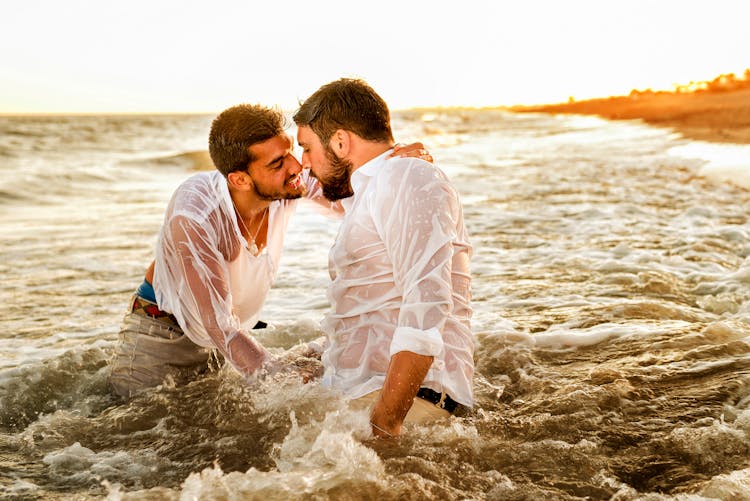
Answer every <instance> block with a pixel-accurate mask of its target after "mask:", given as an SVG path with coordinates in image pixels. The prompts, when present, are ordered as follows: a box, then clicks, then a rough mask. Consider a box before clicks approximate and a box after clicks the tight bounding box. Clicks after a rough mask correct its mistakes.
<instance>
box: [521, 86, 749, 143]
mask: <svg viewBox="0 0 750 501" xmlns="http://www.w3.org/2000/svg"><path fill="white" fill-rule="evenodd" d="M509 110H510V111H513V112H516V113H562V114H581V115H597V116H600V117H602V118H606V119H609V120H634V119H641V120H643V121H644V122H646V123H648V124H650V125H655V126H659V127H669V128H671V129H673V130H674V131H675V132H678V133H679V134H681V135H682V136H683V137H685V138H688V139H694V140H699V141H708V142H714V143H733V144H750V89H748V88H742V89H736V90H725V91H698V92H683V93H679V92H642V93H633V94H631V95H630V96H613V97H608V98H599V99H589V100H585V101H571V102H568V103H558V104H544V105H535V106H514V107H510V108H509Z"/></svg>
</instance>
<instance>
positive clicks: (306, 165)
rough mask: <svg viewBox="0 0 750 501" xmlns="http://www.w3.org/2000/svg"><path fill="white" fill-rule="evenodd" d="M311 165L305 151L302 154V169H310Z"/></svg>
mask: <svg viewBox="0 0 750 501" xmlns="http://www.w3.org/2000/svg"><path fill="white" fill-rule="evenodd" d="M311 167H312V164H311V163H310V154H309V153H308V152H306V151H304V152H302V168H303V169H310V168H311Z"/></svg>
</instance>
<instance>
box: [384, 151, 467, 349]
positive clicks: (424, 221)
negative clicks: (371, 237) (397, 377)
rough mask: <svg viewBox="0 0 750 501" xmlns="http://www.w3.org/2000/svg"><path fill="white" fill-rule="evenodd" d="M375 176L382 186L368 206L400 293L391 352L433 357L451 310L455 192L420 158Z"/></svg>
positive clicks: (442, 345) (440, 345)
mask: <svg viewBox="0 0 750 501" xmlns="http://www.w3.org/2000/svg"><path fill="white" fill-rule="evenodd" d="M385 168H386V169H388V168H390V167H388V166H386V167H385ZM394 174H395V173H394ZM379 179H380V180H382V182H383V183H384V186H378V189H377V191H376V193H377V196H376V197H375V198H374V199H373V202H374V203H373V207H372V210H373V213H374V214H376V217H378V218H379V219H380V220H381V223H380V225H379V226H380V228H379V231H381V232H382V233H381V234H382V235H383V241H384V243H385V248H386V252H387V254H388V257H389V259H390V261H391V262H392V264H393V276H394V280H395V283H396V288H397V289H398V290H399V291H400V292H401V298H402V302H401V306H400V313H399V318H398V326H397V327H396V330H395V332H394V334H393V341H392V342H391V347H390V355H391V356H393V355H394V354H396V353H398V352H400V351H410V352H413V353H417V354H419V355H426V356H433V357H436V359H437V357H438V356H439V355H440V354H441V353H442V352H443V350H444V343H443V337H442V331H443V329H444V327H445V322H446V319H447V318H448V317H449V315H450V314H451V310H452V293H453V286H452V282H451V266H452V259H453V242H454V241H455V240H456V218H457V205H458V201H457V196H456V194H455V192H454V191H453V189H452V187H451V186H450V185H449V183H448V182H447V181H446V180H445V179H444V178H443V177H442V176H440V175H438V173H437V172H436V171H435V170H434V169H433V168H432V166H427V165H425V164H423V163H422V162H412V163H411V165H409V166H408V168H407V169H406V170H405V171H404V172H402V173H401V175H400V176H397V175H392V176H381V177H380V178H379ZM377 224H378V223H377V222H376V225H377Z"/></svg>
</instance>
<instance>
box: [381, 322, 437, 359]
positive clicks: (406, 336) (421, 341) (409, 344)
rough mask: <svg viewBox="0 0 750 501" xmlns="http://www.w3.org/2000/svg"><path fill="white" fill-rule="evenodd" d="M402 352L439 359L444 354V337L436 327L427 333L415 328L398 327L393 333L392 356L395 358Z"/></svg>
mask: <svg viewBox="0 0 750 501" xmlns="http://www.w3.org/2000/svg"><path fill="white" fill-rule="evenodd" d="M400 351H410V352H412V353H416V354H417V355H424V356H427V357H436V358H437V357H438V355H440V353H442V352H443V336H441V335H440V331H439V330H437V328H435V327H433V328H432V329H428V330H426V331H423V330H421V329H415V328H413V327H397V328H396V332H394V333H393V341H391V353H390V355H391V356H393V355H395V354H396V353H398V352H400Z"/></svg>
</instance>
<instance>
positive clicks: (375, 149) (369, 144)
mask: <svg viewBox="0 0 750 501" xmlns="http://www.w3.org/2000/svg"><path fill="white" fill-rule="evenodd" d="M357 143H359V144H357V145H356V148H355V149H354V151H353V152H352V154H351V162H352V165H353V166H354V168H353V169H352V172H353V171H355V170H357V169H359V168H360V167H362V166H363V165H364V164H366V163H367V162H369V161H370V160H372V159H373V158H376V157H379V156H380V155H382V154H383V153H385V152H386V151H388V150H390V149H391V148H393V144H392V143H390V142H387V143H376V142H373V141H364V140H361V141H357Z"/></svg>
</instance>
